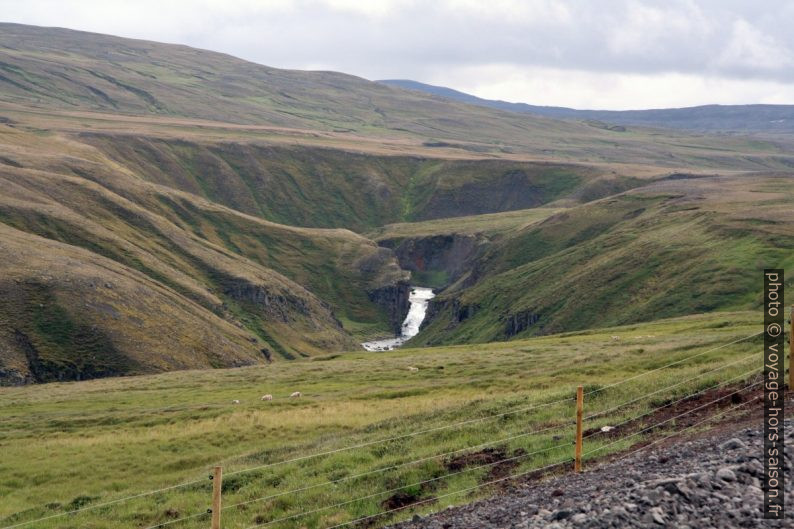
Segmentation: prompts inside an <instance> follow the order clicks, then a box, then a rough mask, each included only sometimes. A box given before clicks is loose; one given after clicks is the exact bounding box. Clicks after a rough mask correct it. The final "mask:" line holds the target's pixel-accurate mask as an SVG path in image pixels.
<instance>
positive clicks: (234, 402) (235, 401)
mask: <svg viewBox="0 0 794 529" xmlns="http://www.w3.org/2000/svg"><path fill="white" fill-rule="evenodd" d="M232 404H240V401H239V400H237V399H234V400H233V401H232Z"/></svg>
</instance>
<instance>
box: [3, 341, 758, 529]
mask: <svg viewBox="0 0 794 529" xmlns="http://www.w3.org/2000/svg"><path fill="white" fill-rule="evenodd" d="M760 334H763V331H761V332H758V333H754V334H751V335H749V336H745V337H743V338H738V339H736V340H734V341H732V342H728V343H725V344H722V345H719V346H717V347H713V348H710V349H707V350H705V351H701V352H699V353H695V354H693V355H689V356H687V357H684V358H681V359H679V360H676V361H674V362H670V363H668V364H665V365H663V366H660V367H658V368H654V369H652V370H649V371H644V372H642V373H638V374H637V375H633V376H631V377H628V378H625V379H623V380H620V381H618V382H615V383H612V384H608V385H606V386H601V387H599V388H596V389H594V390H591V391H588V392H586V393H585V395H592V394H595V393H598V392H603V391H605V390H607V389H611V388H614V387H617V386H620V385H622V384H625V383H627V382H630V381H632V380H636V379H638V378H641V377H643V376H647V375H649V374H652V373H655V372H658V371H661V370H663V369H667V368H669V367H672V366H675V365H679V364H681V363H684V362H686V361H688V360H691V359H693V358H697V357H700V356H704V355H706V354H708V353H711V352H714V351H717V350H720V349H723V348H725V347H728V346H730V345H735V344H737V343H739V342H742V341H744V340H748V339H750V338H754V337H756V336H758V335H760ZM724 367H728V366H724ZM716 370H718V369H715V370H712V371H716ZM691 380H692V379H690V380H689V381H691ZM680 384H681V383H679V384H676V385H674V386H671V387H675V386H677V385H680ZM664 389H669V388H663V389H662V390H659V391H658V392H660V391H663V390H664ZM658 392H655V393H658ZM647 396H650V394H649V395H645V396H643V397H640V398H638V399H635V400H634V401H629V402H626V403H623V404H621V407H622V406H625V405H628V404H631V403H633V402H636V401H637V400H639V399H641V398H645V397H647ZM575 398H576V397H574V396H571V397H568V398H563V399H558V400H554V401H550V402H545V403H539V404H535V405H532V406H527V407H523V408H518V409H515V410H511V411H508V412H503V413H498V414H492V415H488V416H485V417H477V418H474V419H468V420H465V421H459V422H456V423H450V424H445V425H440V426H436V427H432V428H426V429H423V430H418V431H414V432H409V433H406V434H402V435H397V436H393V437H388V438H383V439H377V440H373V441H367V442H364V443H358V444H355V445H349V446H346V447H340V448H337V449H333V450H327V451H323V452H317V453H314V454H307V455H304V456H299V457H295V458H291V459H285V460H281V461H275V462H272V463H267V464H264V465H258V466H255V467H250V468H245V469H240V470H237V471H233V472H228V473H227V474H226V476H233V475H238V474H242V473H248V472H254V471H258V470H264V469H267V468H273V467H276V466H281V465H286V464H290V463H296V462H301V461H305V460H308V459H313V458H317V457H323V456H327V455H333V454H337V453H340V452H345V451H350V450H357V449H361V448H366V447H369V446H375V445H378V444H382V443H388V442H392V441H398V440H403V439H409V438H412V437H416V436H419V435H424V434H428V433H433V432H438V431H443V430H447V429H450V428H456V427H461V426H467V425H471V424H477V423H481V422H485V421H489V420H494V419H498V418H502V417H506V416H510V415H514V414H518V413H523V412H527V411H532V410H535V409H540V408H545V407H550V406H555V405H558V404H562V403H565V402H569V401H573V400H575ZM171 408H173V407H171ZM164 409H168V408H164ZM592 417H594V416H591V417H590V418H592ZM561 426H563V425H561ZM537 433H539V432H537ZM524 435H531V433H527V434H521V435H520V436H524ZM516 438H517V437H516ZM505 440H510V439H509V438H508V439H505ZM505 440H500V441H495V442H493V443H488V444H496V443H498V442H504V441H505ZM486 446H487V445H486ZM471 449H473V448H467V449H462V450H460V451H463V450H471ZM456 452H459V451H456ZM453 453H454V452H453ZM436 457H443V455H440V456H433V458H436ZM426 459H428V458H426ZM409 463H410V462H409ZM409 463H406V465H407V464H409ZM385 470H388V469H383V470H381V469H378V470H377V471H378V472H379V471H385ZM374 472H376V471H373V473H374ZM364 475H367V474H366V473H365V474H362V475H360V476H357V477H362V476H364ZM349 479H352V477H351V478H349ZM202 482H205V481H204V480H203V479H196V480H191V481H186V482H183V483H179V484H176V485H170V486H167V487H162V488H159V489H155V490H150V491H146V492H141V493H138V494H133V495H129V496H125V497H123V498H117V499H114V500H109V501H106V502H101V503H97V504H94V505H87V506H85V507H81V508H78V509H72V510H70V511H65V512H62V513H57V514H53V515H49V516H45V517H41V518H38V519H34V520H28V521H25V522H20V523H17V524H13V525H9V526H5V527H3V528H2V529H16V528H19V527H24V526H27V525H30V524H33V523H38V522H43V521H47V520H52V519H55V518H60V517H63V516H69V515H74V514H78V513H81V512H85V511H90V510H94V509H100V508H103V507H108V506H112V505H116V504H119V503H122V502H126V501H130V500H134V499H139V498H144V497H147V496H152V495H155V494H160V493H163V492H168V491H172V490H176V489H180V488H184V487H188V486H191V485H195V484H198V483H202ZM328 483H334V482H333V481H331V482H328ZM253 501H255V500H252V501H251V502H253ZM259 501H261V499H260V500H259ZM251 502H243V503H241V504H244V503H251ZM230 507H231V506H230ZM202 515H206V513H197V514H195V515H191V516H188V517H185V518H181V519H177V520H172V521H169V522H164V523H163V524H160V525H155V526H152V527H163V526H164V525H167V524H170V523H176V522H179V521H184V520H187V519H190V518H194V517H198V516H202Z"/></svg>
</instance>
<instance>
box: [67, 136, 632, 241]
mask: <svg viewBox="0 0 794 529" xmlns="http://www.w3.org/2000/svg"><path fill="white" fill-rule="evenodd" d="M78 139H79V140H80V141H86V142H88V143H89V144H91V145H93V146H96V147H97V148H98V149H100V150H101V151H102V152H103V153H106V154H107V155H108V156H110V157H112V158H113V159H114V161H116V162H117V163H119V164H120V165H123V166H124V167H126V168H127V169H128V170H130V171H132V172H134V173H135V174H137V175H140V176H142V177H144V178H146V179H147V180H149V181H152V182H155V183H159V184H163V185H166V186H169V187H172V188H175V189H180V190H183V191H188V192H190V193H194V194H196V195H200V196H203V197H205V198H207V199H208V200H211V201H214V202H217V203H219V204H224V205H227V206H229V207H231V208H234V209H237V210H239V211H243V212H245V213H249V214H251V215H256V216H260V217H263V218H266V219H269V220H272V221H275V222H281V223H286V224H291V225H297V226H314V227H345V228H349V229H353V230H363V229H369V228H373V227H376V226H381V225H383V224H387V223H392V222H397V221H406V220H407V221H413V220H423V219H431V218H442V217H448V216H456V215H457V216H459V215H471V214H480V213H488V212H495V211H505V210H514V209H521V208H528V207H536V206H540V205H543V204H546V203H549V202H552V201H556V200H561V199H567V200H569V201H571V202H576V201H580V200H592V199H594V198H598V197H601V196H606V195H608V194H611V193H615V192H618V191H622V190H625V189H629V188H631V187H634V186H637V185H640V184H641V183H642V180H640V179H638V178H631V177H625V176H620V175H614V174H611V173H609V172H606V171H604V170H603V169H598V168H594V167H590V166H586V165H577V164H561V163H558V164H554V163H537V162H522V161H511V160H491V159H481V160H445V159H432V158H431V159H428V158H422V157H418V156H383V155H373V154H362V153H354V152H350V151H344V150H337V149H318V148H316V147H298V146H292V147H280V146H273V145H267V144H259V143H239V142H232V141H228V140H227V141H223V142H206V141H203V142H195V141H188V140H177V139H173V138H161V137H145V136H138V135H136V136H131V135H111V134H81V135H80V136H79V138H78Z"/></svg>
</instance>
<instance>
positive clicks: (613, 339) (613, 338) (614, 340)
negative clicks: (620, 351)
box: [612, 336, 620, 342]
mask: <svg viewBox="0 0 794 529" xmlns="http://www.w3.org/2000/svg"><path fill="white" fill-rule="evenodd" d="M618 340H620V336H613V337H612V341H613V342H617V341H618Z"/></svg>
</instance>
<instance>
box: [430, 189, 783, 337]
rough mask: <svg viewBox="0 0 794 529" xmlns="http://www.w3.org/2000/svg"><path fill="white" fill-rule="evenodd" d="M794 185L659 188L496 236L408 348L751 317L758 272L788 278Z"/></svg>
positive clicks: (757, 305)
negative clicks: (724, 315)
mask: <svg viewBox="0 0 794 529" xmlns="http://www.w3.org/2000/svg"><path fill="white" fill-rule="evenodd" d="M793 179H794V177H792V175H761V174H755V175H744V176H740V177H734V178H729V177H720V178H703V179H681V180H678V179H675V180H670V179H666V180H662V181H659V182H656V183H654V184H651V185H648V186H646V187H642V188H638V189H635V190H632V191H629V192H626V193H623V194H619V195H616V196H614V197H610V198H605V199H601V200H598V201H595V202H592V203H588V204H584V205H581V206H577V207H574V208H570V209H567V210H564V211H561V212H558V213H555V214H554V215H551V216H549V217H548V218H546V219H545V220H542V221H541V222H534V223H531V224H530V225H528V226H527V227H525V228H523V229H519V230H513V231H510V232H508V233H507V234H505V235H502V236H500V237H496V238H495V239H493V240H491V241H490V243H489V244H488V245H486V247H485V249H484V250H482V251H481V252H480V254H479V255H478V256H477V257H476V259H473V261H472V264H471V271H470V272H469V273H468V274H467V275H466V276H464V277H462V278H461V279H459V280H458V281H457V283H455V284H453V285H451V286H450V287H448V288H447V289H446V290H445V291H443V292H442V294H441V295H440V296H439V298H438V299H437V300H434V302H435V303H436V308H435V310H436V311H437V314H436V315H435V316H434V319H433V321H432V322H431V323H430V324H429V325H428V326H427V327H426V329H425V330H424V331H423V332H422V333H421V334H420V335H419V336H418V337H417V338H416V341H417V342H419V343H424V344H436V343H461V342H462V343H468V342H485V341H490V340H499V339H505V338H509V337H512V336H516V335H518V336H526V335H533V334H548V333H555V332H560V331H562V330H566V331H570V330H575V329H587V328H592V327H598V326H603V325H621V324H626V323H633V322H637V321H650V320H654V319H658V318H665V317H670V316H676V315H683V314H692V313H703V312H710V311H714V310H738V309H742V310H749V309H753V310H757V309H759V308H760V304H761V297H760V293H759V288H758V285H759V284H760V283H759V282H760V281H761V279H760V278H761V274H762V271H763V269H764V268H784V269H785V270H787V271H790V270H792V268H794V254H793V253H792V252H791V248H792V247H794V215H792V211H791V208H790V207H789V205H790V204H791V203H792V201H794V182H793ZM496 217H498V215H496ZM490 222H493V220H491V221H490ZM787 281H788V282H790V281H791V279H788V280H787Z"/></svg>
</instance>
